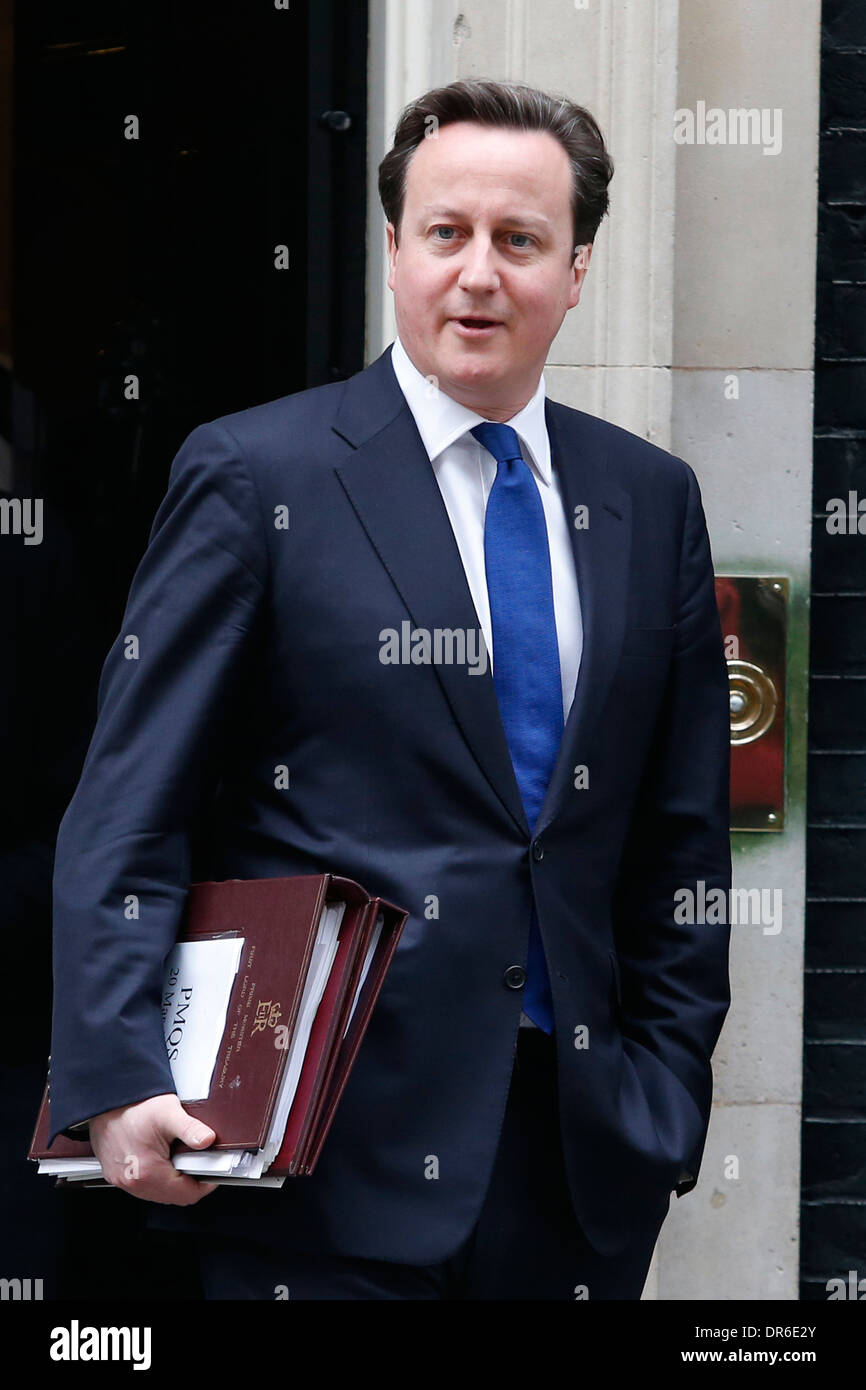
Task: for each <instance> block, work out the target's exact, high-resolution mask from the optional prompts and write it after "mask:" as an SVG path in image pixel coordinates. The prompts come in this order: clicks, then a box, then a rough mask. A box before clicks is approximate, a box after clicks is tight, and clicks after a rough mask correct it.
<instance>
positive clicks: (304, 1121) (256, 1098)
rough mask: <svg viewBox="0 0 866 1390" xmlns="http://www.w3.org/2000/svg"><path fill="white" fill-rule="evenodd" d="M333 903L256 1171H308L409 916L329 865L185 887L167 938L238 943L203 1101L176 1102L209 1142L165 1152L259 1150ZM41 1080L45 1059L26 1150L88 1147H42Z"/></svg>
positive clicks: (84, 1149)
mask: <svg viewBox="0 0 866 1390" xmlns="http://www.w3.org/2000/svg"><path fill="white" fill-rule="evenodd" d="M335 902H343V903H345V904H346V907H345V911H344V913H343V918H342V922H341V924H340V928H339V945H338V947H337V953H336V957H335V959H334V962H333V964H332V966H331V970H330V974H329V976H328V980H327V984H326V986H325V992H324V995H323V997H322V1000H321V1003H320V1004H319V1007H318V1009H317V1011H316V1015H315V1019H314V1022H313V1027H312V1031H311V1033H310V1037H309V1040H308V1043H307V1047H306V1051H305V1053H304V1060H303V1064H302V1067H301V1072H300V1077H299V1080H298V1085H297V1090H296V1092H295V1097H294V1100H293V1102H292V1106H291V1109H290V1111H289V1117H288V1122H287V1125H286V1129H285V1135H284V1138H283V1141H282V1145H281V1148H280V1150H279V1152H278V1154H277V1157H276V1159H275V1160H274V1161H273V1162H272V1163H271V1164H270V1166H269V1167H268V1168H267V1169H266V1176H268V1177H280V1176H298V1175H302V1174H307V1175H309V1174H311V1173H312V1172H313V1171H314V1169H315V1166H316V1163H317V1161H318V1158H319V1155H320V1153H321V1151H322V1146H323V1144H324V1142H325V1138H326V1136H327V1133H328V1130H329V1129H330V1126H331V1123H332V1121H333V1118H334V1113H335V1111H336V1107H337V1103H338V1101H339V1099H340V1096H341V1095H342V1093H343V1089H344V1087H345V1085H346V1082H347V1081H348V1078H349V1075H350V1072H351V1069H352V1065H353V1063H354V1061H355V1058H356V1056H357V1053H358V1049H359V1047H360V1045H361V1042H362V1040H363V1037H364V1033H365V1031H366V1029H367V1025H368V1023H369V1021H370V1015H371V1013H372V1011H373V1008H374V1006H375V1003H376V999H377V997H378V995H379V991H380V989H381V987H382V983H383V981H384V979H385V974H386V971H387V969H388V966H389V964H390V962H391V958H392V956H393V954H394V951H395V949H396V946H397V942H398V940H399V937H400V933H401V932H402V930H403V927H404V925H405V923H406V920H407V918H408V915H409V913H408V911H407V910H406V909H404V908H401V907H398V906H396V904H394V903H391V902H388V901H387V900H385V899H383V898H379V897H375V896H371V895H370V894H369V893H367V892H366V891H365V890H364V889H363V888H362V887H361V885H360V884H358V883H356V882H355V881H354V880H353V879H349V878H343V877H341V876H340V875H338V874H331V873H322V874H310V875H299V876H297V877H292V878H264V879H226V880H222V881H216V882H206V883H194V884H192V885H191V886H190V890H189V894H188V897H187V903H186V911H185V916H184V921H183V924H182V926H181V929H180V931H179V933H178V940H179V941H198V940H206V939H215V938H218V937H227V936H242V937H243V938H244V946H243V949H242V954H241V959H240V963H239V966H238V971H237V975H236V977H235V982H234V985H233V987H232V992H231V996H230V1000H229V1007H228V1012H227V1015H226V1026H225V1031H224V1033H223V1038H222V1042H221V1044H220V1047H219V1050H218V1053H217V1060H216V1065H215V1067H214V1070H213V1076H212V1079H211V1086H210V1092H209V1094H208V1096H207V1098H206V1099H203V1100H195V1101H184V1109H185V1110H187V1111H188V1112H189V1113H190V1114H191V1115H195V1116H196V1117H197V1118H198V1119H200V1120H202V1121H203V1122H204V1123H205V1124H207V1125H209V1126H210V1127H211V1129H213V1130H214V1131H215V1133H216V1139H215V1140H214V1142H213V1143H212V1144H210V1145H208V1148H207V1150H192V1149H190V1148H189V1147H188V1146H187V1145H185V1144H181V1143H180V1142H177V1143H176V1144H175V1146H174V1148H173V1152H176V1153H181V1152H187V1153H190V1152H199V1153H202V1152H211V1151H213V1150H216V1149H251V1150H255V1149H260V1148H263V1147H264V1145H265V1142H266V1139H267V1136H268V1132H269V1130H270V1128H271V1122H272V1119H273V1114H274V1108H275V1106H276V1103H277V1100H278V1097H279V1092H280V1086H281V1083H282V1080H283V1075H284V1070H285V1066H286V1062H287V1059H288V1056H289V1049H290V1044H291V1039H292V1037H293V1034H294V1029H295V1027H296V1024H297V1021H298V1010H299V1006H300V1002H301V997H302V994H303V989H304V984H305V981H306V975H307V969H308V967H309V965H310V960H311V956H312V951H313V946H314V943H315V939H316V934H317V930H318V926H319V920H320V917H321V914H322V911H323V909H324V907H325V905H326V904H328V903H335ZM380 918H381V928H380V934H379V938H378V942H377V945H376V947H375V950H374V952H373V955H372V960H371V962H370V965H369V969H368V971H367V975H366V978H365V980H364V983H363V986H362V987H361V990H360V994H359V995H358V998H357V1004H356V1006H355V1008H354V1012H352V1008H353V1003H354V1001H355V995H356V991H357V987H358V982H359V979H360V977H361V971H362V968H363V964H364V960H365V957H366V955H367V950H368V946H369V945H370V942H371V938H372V936H373V933H374V930H375V928H376V924H377V921H379V919H380ZM350 1014H351V1022H349V1019H350ZM278 1029H279V1030H281V1031H280V1032H278V1031H277V1030H278ZM282 1030H285V1031H282ZM50 1082H51V1078H50V1059H49V1077H48V1081H47V1082H46V1086H45V1092H44V1095H43V1098H42V1104H41V1106H40V1109H39V1115H38V1117H37V1121H36V1128H35V1130H34V1133H33V1139H32V1141H31V1145H30V1149H29V1150H28V1155H27V1156H28V1158H31V1159H34V1160H39V1159H45V1158H83V1157H91V1156H93V1150H92V1149H91V1147H90V1144H89V1142H88V1141H87V1140H86V1139H81V1140H76V1139H70V1138H67V1137H66V1136H65V1135H62V1134H61V1135H58V1136H57V1137H56V1138H55V1140H54V1143H53V1144H51V1146H50V1147H49V1146H48V1143H47V1140H48V1135H49V1134H50V1132H51V1131H50V1106H51V1102H50ZM58 1181H60V1182H65V1181H67V1180H66V1179H63V1178H59V1179H58ZM75 1185H76V1186H82V1187H83V1186H85V1185H92V1186H93V1185H106V1184H105V1182H104V1179H102V1178H95V1179H81V1180H77V1181H76V1183H75Z"/></svg>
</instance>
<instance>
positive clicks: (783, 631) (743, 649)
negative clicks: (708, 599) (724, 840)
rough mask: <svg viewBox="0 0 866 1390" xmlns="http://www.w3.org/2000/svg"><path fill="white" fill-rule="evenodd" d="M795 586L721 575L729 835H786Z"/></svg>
mask: <svg viewBox="0 0 866 1390" xmlns="http://www.w3.org/2000/svg"><path fill="white" fill-rule="evenodd" d="M788 591H789V581H788V579H787V578H786V577H785V576H783V575H753V574H750V575H741V574H717V575H716V602H717V604H718V606H719V617H720V619H721V624H722V635H723V637H724V639H725V656H726V657H727V662H728V679H729V682H730V700H731V829H732V830H770V831H773V830H784V828H785V752H786V749H785V674H786V671H785V667H786V643H787V634H788Z"/></svg>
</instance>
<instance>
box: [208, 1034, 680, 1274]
mask: <svg viewBox="0 0 866 1390" xmlns="http://www.w3.org/2000/svg"><path fill="white" fill-rule="evenodd" d="M287 1181H292V1179H287ZM669 1203H670V1193H668V1195H667V1196H666V1197H665V1198H664V1199H663V1201H662V1202H660V1203H659V1205H658V1207H657V1208H656V1209H655V1210H653V1211H651V1212H648V1213H647V1219H646V1222H645V1223H644V1224H643V1225H642V1226H641V1228H640V1229H639V1230H636V1231H635V1233H634V1236H633V1238H632V1240H631V1241H630V1243H629V1245H628V1246H627V1247H626V1248H625V1250H624V1251H622V1253H621V1254H618V1255H614V1256H605V1255H599V1254H598V1253H597V1252H596V1251H595V1250H594V1249H593V1247H592V1246H591V1245H590V1244H589V1242H588V1241H587V1240H586V1238H585V1236H584V1235H583V1232H582V1231H581V1229H580V1226H579V1225H578V1223H577V1221H576V1219H575V1216H574V1212H573V1209H572V1205H571V1200H570V1197H569V1193H568V1187H567V1179H566V1175H565V1170H564V1167H563V1163H562V1153H561V1146H560V1137H559V1116H558V1105H557V1092H556V1042H555V1040H554V1038H552V1037H549V1036H548V1035H547V1034H546V1033H543V1032H541V1031H540V1030H536V1029H534V1028H521V1029H520V1033H519V1039H518V1046H517V1055H516V1058H515V1065H514V1072H513V1074H512V1079H511V1088H510V1091H509V1095H508V1104H507V1108H506V1112H505V1120H504V1123H503V1128H502V1135H501V1137H500V1142H499V1148H498V1150H497V1154H496V1160H495V1163H494V1167H493V1174H492V1177H491V1181H490V1186H489V1188H488V1191H487V1195H486V1197H485V1200H484V1204H483V1206H482V1209H481V1214H480V1216H479V1218H478V1221H477V1222H476V1224H475V1226H474V1228H473V1230H472V1231H471V1233H470V1235H469V1236H468V1238H467V1239H466V1241H465V1242H464V1243H463V1244H462V1245H461V1246H460V1247H459V1249H458V1250H457V1251H456V1252H455V1253H454V1254H453V1255H451V1256H450V1257H449V1258H448V1259H446V1260H443V1261H441V1262H440V1263H438V1264H432V1265H404V1264H396V1263H393V1262H390V1261H385V1260H368V1259H359V1258H355V1257H353V1256H345V1255H334V1254H331V1253H316V1254H310V1253H306V1252H304V1253H301V1252H297V1251H292V1250H286V1249H282V1248H281V1249H277V1248H275V1247H274V1246H272V1245H268V1244H267V1241H266V1239H261V1238H259V1239H255V1240H253V1239H248V1238H246V1237H245V1238H243V1239H241V1238H235V1237H224V1236H219V1235H211V1234H205V1233H200V1234H197V1235H196V1237H195V1239H196V1244H197V1247H198V1251H199V1259H200V1268H201V1279H202V1288H203V1291H204V1297H205V1298H206V1299H232V1298H255V1299H280V1298H282V1299H285V1298H288V1299H299V1298H300V1299H369V1298H392V1299H416V1298H433V1299H468V1300H480V1299H494V1300H520V1301H523V1300H528V1299H531V1300H538V1299H543V1300H568V1301H573V1300H575V1299H579V1298H580V1299H583V1298H589V1299H590V1300H592V1299H614V1298H616V1299H639V1298H640V1295H641V1291H642V1289H643V1286H644V1282H645V1280H646V1274H647V1270H648V1268H649V1264H650V1260H651V1259H652V1253H653V1249H654V1247H655V1243H656V1238H657V1236H658V1233H659V1230H660V1229H661V1226H662V1223H663V1221H664V1219H665V1217H666V1216H667V1213H668V1206H669Z"/></svg>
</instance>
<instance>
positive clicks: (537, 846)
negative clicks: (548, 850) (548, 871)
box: [532, 840, 544, 864]
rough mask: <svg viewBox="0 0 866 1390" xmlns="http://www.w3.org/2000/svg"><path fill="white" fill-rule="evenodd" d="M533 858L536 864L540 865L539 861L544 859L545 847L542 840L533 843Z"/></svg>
mask: <svg viewBox="0 0 866 1390" xmlns="http://www.w3.org/2000/svg"><path fill="white" fill-rule="evenodd" d="M532 857H533V859H534V860H535V862H536V864H537V863H538V861H539V859H543V858H544V845H543V844H542V843H541V841H540V840H533V842H532Z"/></svg>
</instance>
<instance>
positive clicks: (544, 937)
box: [52, 81, 730, 1299]
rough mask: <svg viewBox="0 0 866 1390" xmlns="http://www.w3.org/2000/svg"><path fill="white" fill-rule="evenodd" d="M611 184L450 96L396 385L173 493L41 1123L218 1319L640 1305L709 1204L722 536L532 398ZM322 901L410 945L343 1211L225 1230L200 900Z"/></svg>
mask: <svg viewBox="0 0 866 1390" xmlns="http://www.w3.org/2000/svg"><path fill="white" fill-rule="evenodd" d="M425 137H426V138H425ZM611 173H612V165H611V163H610V160H609V157H608V155H607V153H606V151H605V149H604V144H603V141H602V138H601V135H600V133H599V131H598V128H597V126H596V124H595V122H594V121H593V119H592V117H591V116H590V115H589V113H588V112H586V111H584V110H583V109H582V108H580V107H575V106H573V105H572V104H571V103H568V102H561V101H558V100H554V99H551V98H549V97H547V96H546V95H544V94H543V93H539V92H536V91H534V90H532V89H528V88H521V87H518V86H511V85H500V84H496V83H489V82H480V81H472V82H458V83H453V84H451V85H450V86H449V87H446V88H442V89H438V90H437V91H435V92H431V93H427V94H426V96H425V97H423V98H421V99H420V101H418V102H416V103H413V104H412V106H410V107H409V108H407V110H406V112H404V114H403V117H402V119H401V122H400V124H399V126H398V129H397V132H396V136H395V141H394V147H393V148H392V150H391V151H390V153H389V154H388V156H387V157H386V159H385V160H384V161H383V163H382V165H381V167H380V192H381V195H382V200H383V205H384V207H385V212H386V215H387V217H388V251H389V259H390V277H389V284H390V286H391V288H392V289H393V291H394V295H395V307H396V314H397V323H398V331H399V336H398V340H397V341H396V342H395V344H394V345H393V348H389V349H388V350H386V352H384V353H383V354H382V355H381V356H380V357H379V358H378V359H377V360H376V361H374V362H373V363H372V364H371V365H370V366H369V367H368V368H366V370H365V371H363V372H360V373H358V374H357V375H356V376H354V377H352V378H351V379H350V380H349V381H346V382H342V383H337V384H334V385H329V386H324V387H319V388H316V389H314V390H309V391H304V392H300V393H298V394H296V395H293V396H289V397H286V398H284V399H281V400H277V401H273V402H270V403H268V404H265V405H262V406H258V407H255V408H253V409H250V410H245V411H241V412H239V413H237V414H234V415H230V416H226V417H223V418H221V419H219V420H216V421H213V422H211V423H209V424H206V425H202V426H200V427H199V428H198V429H196V430H194V431H193V432H192V434H191V435H190V436H189V437H188V439H187V440H186V441H185V443H184V445H183V446H182V448H181V449H180V451H179V453H178V455H177V457H176V458H175V460H174V463H173V466H172V470H171V476H170V479H169V485H168V490H167V493H166V496H165V499H164V501H163V502H162V504H161V506H160V508H159V511H158V513H157V516H156V518H155V521H154V525H153V530H152V533H151V539H150V544H149V546H148V549H147V551H146V553H145V555H144V557H143V559H142V561H141V565H140V567H139V569H138V571H137V573H136V575H135V578H134V581H133V584H132V587H131V590H130V595H129V602H128V606H127V610H126V613H125V616H124V620H123V626H122V631H121V632H120V634H119V635H118V638H117V640H116V642H115V644H114V646H113V647H112V649H111V651H110V652H109V654H108V657H107V659H106V663H105V667H104V670H103V674H102V680H101V683H100V692H99V717H98V722H97V727H96V731H95V733H94V738H93V742H92V744H91V747H90V751H89V753H88V757H87V762H86V764H85V768H84V771H83V774H82V778H81V781H80V784H79V786H78V790H77V792H76V794H75V797H74V798H73V800H72V802H71V804H70V806H69V808H68V811H67V814H66V816H65V817H64V821H63V824H62V826H61V831H60V836H59V842H58V854H57V864H56V872H55V883H54V892H55V974H56V1003H55V1017H54V1035H53V1040H52V1113H53V1125H54V1133H57V1132H58V1131H60V1130H61V1129H62V1130H68V1129H69V1128H70V1127H71V1126H74V1125H75V1124H76V1123H79V1122H82V1121H87V1120H88V1119H91V1127H90V1128H91V1135H92V1139H93V1143H94V1147H95V1150H96V1152H97V1154H98V1156H99V1158H100V1159H101V1161H102V1164H103V1167H104V1169H105V1172H106V1175H107V1176H108V1177H109V1179H110V1180H111V1181H113V1182H115V1183H116V1184H117V1185H118V1186H119V1187H121V1188H124V1189H125V1190H126V1191H129V1192H134V1193H135V1194H136V1195H138V1196H140V1197H142V1198H144V1199H147V1200H149V1201H151V1202H153V1203H154V1205H153V1206H152V1208H151V1211H150V1223H151V1224H152V1225H153V1226H154V1227H158V1226H162V1227H175V1228H185V1229H187V1230H191V1231H195V1232H196V1234H197V1239H198V1244H199V1249H200V1252H201V1260H202V1274H203V1279H204V1287H205V1293H206V1296H207V1297H215V1298H219V1297H233V1296H243V1297H258V1298H273V1297H275V1296H276V1297H279V1296H280V1293H279V1292H277V1291H278V1290H281V1291H284V1293H283V1296H285V1295H286V1294H287V1295H288V1296H289V1297H293V1298H297V1297H301V1298H467V1299H469V1298H497V1299H524V1298H542V1299H574V1298H583V1297H589V1298H638V1297H639V1296H640V1293H641V1289H642V1287H643V1283H644V1279H645V1276H646V1271H647V1268H648V1265H649V1261H650V1258H651V1255H652V1250H653V1246H654V1243H655V1239H656V1236H657V1234H658V1231H659V1229H660V1227H661V1224H662V1222H663V1220H664V1217H665V1215H666V1213H667V1211H668V1206H669V1201H670V1195H671V1193H672V1191H674V1190H676V1191H677V1192H678V1194H682V1193H684V1192H685V1191H687V1190H689V1189H690V1188H691V1187H693V1186H694V1183H695V1181H696V1178H697V1174H698V1170H699V1166H700V1162H701V1156H702V1152H703V1147H704V1142H705V1137H706V1131H707V1125H708V1122H709V1115H710V1105H711V1096H712V1072H711V1067H710V1058H711V1054H712V1051H713V1048H714V1046H715V1043H716V1040H717V1037H718V1034H719V1031H720V1028H721V1025H722V1022H723V1019H724V1016H725V1013H726V1011H727V1008H728V1004H729V987H728V973H727V950H728V928H727V926H726V925H725V924H724V923H718V924H717V923H702V922H700V921H694V920H692V921H691V922H690V921H688V920H685V921H684V920H683V917H684V916H686V917H687V916H688V914H684V913H683V912H682V911H680V910H679V909H678V903H680V904H681V903H682V901H683V897H682V895H683V890H685V891H686V892H687V893H688V892H691V893H693V894H694V895H695V899H696V900H697V901H703V900H704V899H702V898H701V891H702V890H701V888H700V884H701V882H702V883H703V884H704V889H703V892H704V894H709V892H710V891H711V890H712V889H721V890H722V891H723V892H724V893H727V890H728V887H729V883H730V851H729V839H728V756H729V754H728V685H727V676H726V668H725V661H724V655H723V648H722V637H721V631H720V624H719V618H718V612H717V609H716V605H715V599H714V590H713V571H712V563H711V556H710V548H709V543H708V538H707V532H706V526H705V522H704V517H703V512H702V509H701V503H700V495H699V491H698V486H697V482H696V480H695V477H694V474H693V472H692V471H691V469H690V468H689V467H688V466H687V465H686V464H685V463H684V462H682V461H681V460H680V459H677V458H674V457H673V456H671V455H670V454H668V453H665V452H664V451H663V450H661V449H658V448H656V447H655V446H653V445H652V444H649V443H647V442H646V441H644V440H642V439H639V438H637V437H636V436H635V435H632V434H630V433H628V432H627V431H625V430H622V429H619V428H617V427H615V426H612V425H609V424H606V423H605V422H603V421H601V420H598V419H596V418H594V417H592V416H589V415H586V414H584V413H583V412H581V411H577V410H572V409H570V408H568V407H566V406H564V405H560V404H557V403H555V402H553V401H550V400H549V399H547V398H546V396H545V390H544V379H543V376H542V368H543V366H544V362H545V360H546V356H547V353H548V350H549V347H550V344H551V342H552V341H553V338H554V336H555V334H556V332H557V330H558V329H559V327H560V324H561V322H562V320H563V318H564V316H565V313H566V312H567V311H568V309H569V308H572V307H574V306H575V305H576V304H577V303H578V300H579V297H580V290H581V285H582V283H583V280H584V277H585V275H586V271H587V266H588V262H589V254H590V248H591V244H592V241H593V238H594V236H595V233H596V231H597V228H598V225H599V222H600V221H601V218H602V217H603V215H604V213H605V211H606V208H607V184H608V182H609V179H610V176H611ZM286 771H288V777H286V776H285V773H286ZM287 784H288V785H287ZM322 869H332V870H335V871H339V872H341V873H344V874H347V875H349V876H351V877H354V878H357V879H358V880H359V881H360V882H362V883H363V884H364V885H365V886H366V887H367V888H368V889H369V890H371V891H373V892H376V893H379V894H381V895H383V896H386V897H388V898H390V899H392V900H393V901H395V902H398V903H401V904H403V905H404V906H406V907H407V908H408V909H409V910H410V916H409V919H408V922H407V924H406V927H405V929H404V932H403V936H402V938H401V941H400V944H399V947H398V950H397V952H396V954H395V957H394V960H393V963H392V966H391V968H390V971H389V974H388V977H387V980H386V982H385V986H384V988H383V991H382V994H381V997H380V1000H379V1003H378V1005H377V1007H376V1010H375V1012H374V1015H373V1017H372V1021H371V1024H370V1028H369V1031H368V1033H367V1036H366V1038H365V1040H364V1043H363V1046H362V1048H361V1051H360V1053H359V1056H358V1060H357V1063H356V1068H355V1070H354V1072H353V1074H352V1076H351V1078H350V1080H349V1083H348V1085H347V1087H346V1090H345V1092H344V1095H343V1098H342V1100H341V1103H340V1107H339V1109H338V1112H337V1116H336V1119H335V1121H334V1125H333V1128H332V1130H331V1132H330V1134H329V1137H328V1140H327V1142H326V1144H325V1148H324V1151H323V1154H322V1157H321V1160H320V1163H319V1166H318V1168H317V1171H316V1173H315V1174H314V1176H313V1177H312V1178H302V1179H289V1180H287V1181H286V1183H285V1184H284V1186H283V1187H282V1188H281V1189H280V1190H279V1191H278V1192H275V1191H273V1190H269V1191H251V1190H249V1189H242V1190H234V1191H228V1190H227V1189H226V1188H225V1187H224V1186H221V1187H219V1188H217V1189H216V1190H215V1189H214V1185H213V1184H207V1183H197V1181H196V1180H195V1179H193V1178H191V1177H188V1176H183V1175H181V1174H179V1173H178V1172H177V1171H176V1170H175V1169H174V1168H173V1166H172V1164H171V1162H170V1160H169V1149H170V1144H171V1141H172V1139H173V1138H176V1137H179V1138H182V1139H184V1140H185V1141H186V1142H193V1143H196V1142H197V1143H200V1144H201V1145H202V1147H206V1145H207V1143H209V1142H211V1140H212V1138H213V1132H212V1131H210V1130H208V1129H207V1128H206V1127H204V1126H202V1125H200V1124H199V1123H198V1122H197V1121H195V1120H194V1119H192V1118H191V1117H190V1116H188V1115H187V1114H186V1112H185V1111H184V1110H183V1108H182V1107H181V1105H180V1102H179V1101H178V1099H177V1096H176V1094H175V1093H174V1087H173V1083H172V1078H171V1072H170V1068H169V1065H168V1061H167V1058H166V1051H165V1046H164V1042H163V1037H162V1031H161V1018H160V1012H159V1002H160V982H161V971H162V964H163V960H164V957H165V955H166V953H167V951H168V950H169V948H170V947H171V945H172V943H173V941H174V938H175V933H176V930H177V927H178V923H179V921H180V916H181V912H182V909H183V904H184V900H185V895H186V891H187V886H188V884H189V883H190V882H191V881H195V880H196V879H199V878H231V877H239V878H255V877H269V876H277V875H285V874H301V873H312V872H318V871H320V870H322ZM131 1155H135V1157H136V1160H137V1163H136V1164H135V1165H130V1164H129V1161H128V1160H129V1157H130V1156H131ZM133 1172H134V1174H135V1176H131V1174H132V1173H133ZM205 1198H206V1200H203V1199H205Z"/></svg>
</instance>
